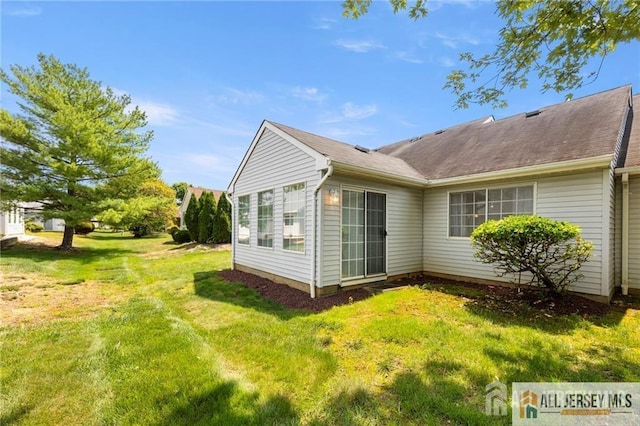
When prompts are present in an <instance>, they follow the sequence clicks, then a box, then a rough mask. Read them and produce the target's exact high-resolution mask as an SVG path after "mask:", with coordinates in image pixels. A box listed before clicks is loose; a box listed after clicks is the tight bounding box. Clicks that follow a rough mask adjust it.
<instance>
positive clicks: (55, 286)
mask: <svg viewBox="0 0 640 426" xmlns="http://www.w3.org/2000/svg"><path fill="white" fill-rule="evenodd" d="M37 235H38V237H41V238H42V237H44V238H43V240H44V241H51V242H52V243H53V244H54V243H59V241H58V240H59V239H60V238H61V236H60V235H59V234H46V233H45V234H37ZM76 245H77V247H78V248H79V249H80V252H79V253H58V252H55V251H53V250H52V249H51V248H50V247H48V246H47V245H33V244H29V245H27V244H21V245H18V246H15V247H13V248H11V249H9V250H4V251H3V252H2V254H1V256H0V269H1V271H2V284H0V297H1V299H0V303H1V305H0V308H1V309H0V321H1V323H0V324H1V328H0V339H1V345H2V346H1V348H0V350H1V353H0V368H1V372H0V380H1V382H0V390H1V392H0V424H3V425H4V424H12V423H16V424H83V425H85V424H86V425H91V424H160V425H164V424H166V425H182V424H183V425H192V424H203V425H204V424H229V425H241V424H242V425H244V424H255V425H265V424H312V425H325V424H332V425H333V424H338V425H340V424H343V425H351V424H366V425H377V424H379V425H388V424H397V425H405V424H416V425H417V424H447V423H450V424H496V423H497V424H509V423H510V417H488V416H486V415H485V414H484V409H485V397H484V394H485V386H486V385H487V384H489V383H491V382H493V381H494V380H496V379H497V380H500V381H502V382H503V383H507V384H510V383H511V382H514V381H519V382H526V381H593V382H598V381H606V382H610V381H640V311H639V310H637V309H632V308H630V307H627V308H626V309H620V310H617V311H613V312H611V313H609V314H607V315H606V316H602V317H595V318H592V317H587V318H583V317H581V316H578V315H571V316H553V315H551V316H546V315H535V316H531V318H527V317H526V312H521V313H519V314H518V315H514V314H513V312H511V311H506V312H503V311H502V310H499V309H489V308H487V307H485V306H479V305H478V304H476V303H473V301H474V299H473V298H472V297H471V295H468V296H465V295H464V291H457V290H456V292H454V293H453V294H450V293H447V292H443V291H441V290H440V289H439V288H438V286H437V285H426V286H424V287H425V288H420V287H417V286H416V287H410V288H406V289H402V290H398V291H391V292H386V293H383V294H380V295H377V296H374V297H371V298H368V299H366V300H363V301H354V302H353V303H351V304H347V305H344V306H340V307H335V308H332V309H330V310H326V311H324V312H321V313H311V312H309V311H303V310H289V309H287V308H285V307H283V306H281V305H278V304H276V303H275V302H271V301H268V300H264V299H262V298H261V297H260V296H259V295H258V294H257V293H256V292H255V291H254V290H252V289H250V288H247V287H245V286H243V285H241V284H237V283H233V284H230V283H228V282H226V281H224V280H223V279H222V278H220V277H219V276H218V274H217V273H216V271H219V270H221V269H225V268H228V266H229V251H228V250H222V251H221V250H213V249H207V248H206V247H203V246H195V247H194V246H191V245H183V246H177V245H175V244H173V243H172V242H171V239H170V237H168V236H158V237H154V238H143V239H133V238H131V237H129V236H126V235H125V236H121V235H119V234H108V233H97V232H96V233H92V234H89V236H87V237H80V238H76Z"/></svg>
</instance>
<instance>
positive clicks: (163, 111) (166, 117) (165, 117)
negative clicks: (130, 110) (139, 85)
mask: <svg viewBox="0 0 640 426" xmlns="http://www.w3.org/2000/svg"><path fill="white" fill-rule="evenodd" d="M132 104H134V105H138V108H140V110H142V111H144V112H145V113H146V114H147V121H148V122H149V124H151V125H154V126H171V125H173V124H176V123H177V122H178V120H179V118H180V113H179V112H178V110H176V109H175V108H174V107H172V106H171V105H168V104H163V103H159V102H153V101H141V102H132Z"/></svg>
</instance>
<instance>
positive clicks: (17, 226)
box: [0, 205, 24, 237]
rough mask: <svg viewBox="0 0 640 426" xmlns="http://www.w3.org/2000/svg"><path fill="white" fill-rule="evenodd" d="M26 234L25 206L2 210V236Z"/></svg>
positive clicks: (0, 232)
mask: <svg viewBox="0 0 640 426" xmlns="http://www.w3.org/2000/svg"><path fill="white" fill-rule="evenodd" d="M19 235H24V208H23V207H22V205H16V206H13V207H11V208H9V209H7V210H0V237H15V236H19Z"/></svg>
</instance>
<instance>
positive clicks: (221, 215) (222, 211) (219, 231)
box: [213, 194, 231, 244]
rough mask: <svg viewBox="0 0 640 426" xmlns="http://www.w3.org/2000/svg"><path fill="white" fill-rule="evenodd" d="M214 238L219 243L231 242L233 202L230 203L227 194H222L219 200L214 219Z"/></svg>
mask: <svg viewBox="0 0 640 426" xmlns="http://www.w3.org/2000/svg"><path fill="white" fill-rule="evenodd" d="M213 240H214V241H215V242H216V243H217V244H228V243H230V242H231V203H229V200H228V199H227V197H226V194H222V195H221V196H220V200H218V208H217V209H216V216H215V218H214V221H213Z"/></svg>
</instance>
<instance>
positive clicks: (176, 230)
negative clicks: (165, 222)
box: [167, 226, 180, 237]
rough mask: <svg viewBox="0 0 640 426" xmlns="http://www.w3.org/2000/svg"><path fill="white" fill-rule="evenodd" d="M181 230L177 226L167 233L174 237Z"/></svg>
mask: <svg viewBox="0 0 640 426" xmlns="http://www.w3.org/2000/svg"><path fill="white" fill-rule="evenodd" d="M179 230H180V228H178V227H177V226H172V227H171V228H169V229H167V232H168V233H169V235H171V236H172V237H173V234H175V233H176V232H178V231H179Z"/></svg>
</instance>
